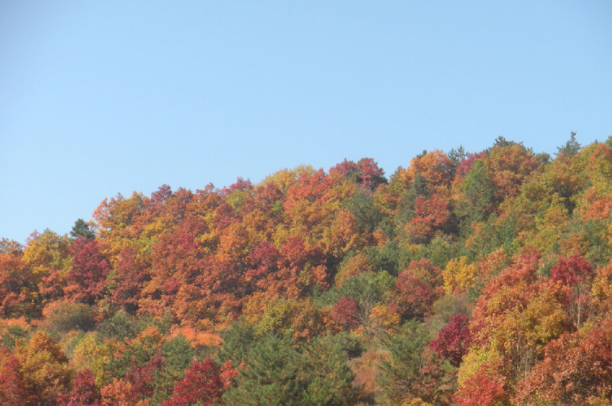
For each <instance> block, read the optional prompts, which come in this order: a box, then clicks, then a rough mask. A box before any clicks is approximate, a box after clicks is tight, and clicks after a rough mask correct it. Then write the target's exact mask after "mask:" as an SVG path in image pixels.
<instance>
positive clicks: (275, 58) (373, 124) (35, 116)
mask: <svg viewBox="0 0 612 406" xmlns="http://www.w3.org/2000/svg"><path fill="white" fill-rule="evenodd" d="M611 22H612V2H610V1H609V0H593V1H578V0H576V1H563V0H557V1H537V2H534V1H512V2H491V1H468V2H458V1H445V2H443V1H431V2H424V1H387V2H373V1H367V2H366V1H334V2H329V1H325V2H324V1H308V2H306V1H290V2H289V1H283V2H280V1H277V2H268V1H248V2H247V1H234V2H222V1H203V0H199V1H192V2H189V1H179V2H168V1H166V2H162V1H130V2H120V1H72V2H62V1H59V0H58V1H53V2H39V1H30V0H20V1H15V2H8V1H5V2H2V3H1V4H0V171H1V173H2V180H1V183H0V193H1V195H0V237H7V238H12V239H15V240H17V241H20V242H23V241H24V240H25V239H26V238H27V236H28V235H29V234H30V233H31V232H32V231H33V230H35V229H37V230H39V231H43V230H44V229H45V228H50V229H52V230H54V231H56V232H58V233H62V234H63V233H66V232H69V231H70V229H71V227H72V225H73V224H74V221H75V220H76V219H77V218H84V219H86V220H88V219H90V218H91V213H92V212H93V210H94V209H95V208H96V207H97V205H98V204H99V203H100V201H101V200H102V199H103V198H105V197H112V196H115V195H117V193H122V194H124V195H127V196H129V195H130V194H131V193H132V191H134V190H136V191H139V192H143V193H145V194H150V193H151V192H153V191H154V190H156V189H157V188H158V187H159V186H160V185H162V184H169V185H170V186H172V187H173V188H174V189H176V188H178V187H181V186H182V187H185V188H189V189H192V190H195V189H198V188H200V189H202V188H204V186H205V185H206V184H208V183H209V182H212V183H214V184H215V186H217V187H222V186H226V185H229V184H231V183H233V182H234V181H235V180H236V177H238V176H242V177H244V178H250V179H251V180H252V181H253V182H258V181H260V180H262V179H263V178H264V177H265V176H266V175H269V174H271V173H274V172H276V171H278V170H280V169H283V168H292V167H295V166H297V165H300V164H310V165H313V166H314V167H316V168H319V167H323V168H325V169H328V168H329V167H330V166H333V165H334V164H336V163H338V162H341V161H342V160H343V159H344V158H348V159H352V160H358V159H359V158H361V157H373V158H374V159H375V160H376V161H378V163H379V164H380V166H381V167H382V168H384V169H385V171H386V173H387V175H390V174H392V173H393V172H394V171H395V169H396V168H397V167H398V166H400V165H401V166H407V165H408V163H409V161H410V159H411V158H412V157H414V156H415V155H416V154H418V153H420V152H421V151H422V150H424V149H427V150H432V149H443V150H446V151H448V150H450V149H451V148H453V147H457V146H459V145H463V146H464V147H465V148H466V149H467V150H469V151H480V150H482V149H484V148H487V147H489V146H490V145H491V144H492V143H493V141H494V139H495V138H496V137H497V136H500V135H502V136H504V137H506V138H508V139H512V140H515V141H523V142H524V143H525V145H527V146H531V147H533V148H534V149H535V150H536V151H538V152H539V151H546V152H549V153H554V152H555V151H556V147H557V146H559V145H561V144H563V143H564V142H565V141H566V140H567V139H568V138H569V135H570V131H577V133H578V137H577V138H578V140H579V141H580V142H581V143H583V144H586V143H590V142H592V141H594V140H595V139H599V140H605V139H606V138H607V137H608V136H609V135H612V23H611Z"/></svg>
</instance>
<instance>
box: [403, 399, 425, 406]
mask: <svg viewBox="0 0 612 406" xmlns="http://www.w3.org/2000/svg"><path fill="white" fill-rule="evenodd" d="M401 406H432V404H431V403H427V402H425V401H424V400H423V399H421V398H412V399H410V400H404V401H403V402H402V403H401Z"/></svg>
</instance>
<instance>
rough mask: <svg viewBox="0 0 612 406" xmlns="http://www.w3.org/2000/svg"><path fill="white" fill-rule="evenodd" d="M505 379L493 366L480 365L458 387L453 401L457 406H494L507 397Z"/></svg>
mask: <svg viewBox="0 0 612 406" xmlns="http://www.w3.org/2000/svg"><path fill="white" fill-rule="evenodd" d="M505 386H506V379H505V378H504V377H503V376H501V375H499V374H498V373H497V372H496V371H495V368H494V367H492V366H489V365H486V364H485V365H481V366H480V368H479V369H478V371H476V373H475V374H474V375H473V376H472V377H470V379H469V380H468V381H467V382H466V383H465V384H464V386H462V387H461V388H459V390H458V391H457V393H456V395H455V402H457V403H458V404H459V406H495V405H498V404H501V403H502V402H504V401H505V400H507V399H508V392H507V390H506V388H505Z"/></svg>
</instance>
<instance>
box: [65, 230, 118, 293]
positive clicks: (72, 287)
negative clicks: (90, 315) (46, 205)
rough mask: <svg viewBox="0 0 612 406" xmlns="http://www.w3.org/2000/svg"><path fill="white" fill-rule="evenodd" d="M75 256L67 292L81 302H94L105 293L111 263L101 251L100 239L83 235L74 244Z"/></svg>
mask: <svg viewBox="0 0 612 406" xmlns="http://www.w3.org/2000/svg"><path fill="white" fill-rule="evenodd" d="M72 252H73V255H74V258H73V260H72V269H71V270H70V271H69V272H68V275H67V277H66V280H67V282H68V287H67V288H66V290H67V293H68V295H69V296H71V297H72V298H73V299H75V300H76V301H79V302H83V303H87V304H94V303H95V301H96V300H98V299H101V298H102V295H103V293H104V285H105V282H106V276H107V275H108V273H109V272H110V269H111V267H110V264H109V262H108V260H107V259H106V257H105V256H104V255H102V253H101V252H100V248H99V245H98V241H96V240H93V241H89V240H88V239H86V238H84V237H81V238H79V239H78V240H76V241H75V242H74V245H73V246H72Z"/></svg>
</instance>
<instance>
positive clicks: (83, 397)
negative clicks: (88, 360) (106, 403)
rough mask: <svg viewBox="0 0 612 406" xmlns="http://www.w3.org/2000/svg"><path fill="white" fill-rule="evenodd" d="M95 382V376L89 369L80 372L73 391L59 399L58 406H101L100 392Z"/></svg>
mask: <svg viewBox="0 0 612 406" xmlns="http://www.w3.org/2000/svg"><path fill="white" fill-rule="evenodd" d="M94 381H95V376H94V374H93V372H91V371H90V370H89V369H87V370H85V371H82V372H78V373H77V377H76V380H75V381H74V384H73V386H72V391H71V392H70V393H69V394H67V395H60V396H59V397H58V399H57V401H58V406H100V404H101V403H100V401H101V396H100V391H99V390H98V388H97V387H96V384H95V382H94Z"/></svg>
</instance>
